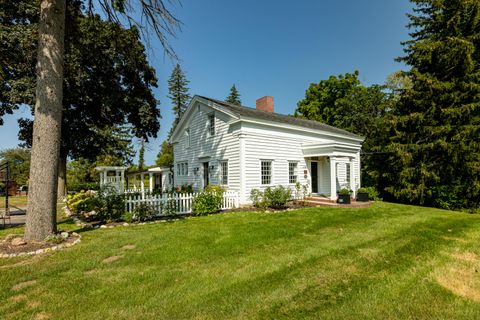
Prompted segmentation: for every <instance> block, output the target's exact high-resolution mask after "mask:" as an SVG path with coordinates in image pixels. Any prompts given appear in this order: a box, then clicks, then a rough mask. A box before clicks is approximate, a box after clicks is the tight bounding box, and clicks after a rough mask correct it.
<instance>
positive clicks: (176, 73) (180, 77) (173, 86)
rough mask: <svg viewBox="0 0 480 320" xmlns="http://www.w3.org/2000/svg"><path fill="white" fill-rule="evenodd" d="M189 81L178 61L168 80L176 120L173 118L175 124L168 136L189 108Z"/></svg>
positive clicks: (169, 95)
mask: <svg viewBox="0 0 480 320" xmlns="http://www.w3.org/2000/svg"><path fill="white" fill-rule="evenodd" d="M189 83H190V81H188V80H187V78H186V76H185V73H184V72H183V70H182V68H181V67H180V64H178V63H177V65H176V66H175V68H174V69H173V71H172V75H171V76H170V79H169V80H168V97H169V98H170V100H171V101H172V110H173V114H174V115H175V120H173V125H172V128H171V129H170V132H169V134H168V137H170V136H171V135H172V133H173V131H175V128H176V127H177V124H178V122H179V121H180V118H181V117H182V116H183V113H184V112H185V110H187V107H188V103H189V102H190V94H189V93H188V84H189Z"/></svg>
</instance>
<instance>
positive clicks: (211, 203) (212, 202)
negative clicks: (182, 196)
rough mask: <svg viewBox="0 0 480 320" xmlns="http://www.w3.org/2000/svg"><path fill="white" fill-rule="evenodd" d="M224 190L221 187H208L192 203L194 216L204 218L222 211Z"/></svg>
mask: <svg viewBox="0 0 480 320" xmlns="http://www.w3.org/2000/svg"><path fill="white" fill-rule="evenodd" d="M223 192H224V190H223V189H222V188H221V187H219V186H208V187H207V188H205V190H204V191H203V192H200V193H199V194H198V195H197V196H196V197H195V198H193V201H192V214H194V215H196V216H204V215H207V214H210V213H215V212H218V211H219V210H220V207H221V206H222V201H223Z"/></svg>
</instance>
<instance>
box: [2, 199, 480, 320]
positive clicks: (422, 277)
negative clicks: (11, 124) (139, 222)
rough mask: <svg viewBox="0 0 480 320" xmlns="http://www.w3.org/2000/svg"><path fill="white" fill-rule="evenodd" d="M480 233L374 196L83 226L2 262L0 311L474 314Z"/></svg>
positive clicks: (5, 314) (461, 218)
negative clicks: (364, 204) (66, 240)
mask: <svg viewBox="0 0 480 320" xmlns="http://www.w3.org/2000/svg"><path fill="white" fill-rule="evenodd" d="M72 227H73V226H72V225H61V228H72ZM479 230H480V216H478V215H468V214H465V213H457V212H449V211H443V210H437V209H429V208H420V207H414V206H403V205H396V204H387V203H376V204H374V205H373V206H372V207H371V208H363V209H342V208H333V209H332V208H311V209H304V210H298V211H292V212H285V213H275V214H273V213H230V214H220V215H213V216H208V217H200V218H190V219H185V220H180V221H176V222H171V223H161V224H153V225H144V226H131V227H119V228H114V229H96V230H91V231H85V232H82V233H81V234H82V237H83V239H82V242H81V243H80V244H78V245H77V246H74V247H72V248H69V249H66V250H63V251H60V252H56V253H53V254H48V255H42V256H37V257H34V258H15V259H9V260H6V259H3V260H0V284H1V286H0V301H2V304H0V318H1V319H35V318H37V319H72V318H75V319H117V320H118V319H185V318H196V319H232V318H234V319H240V318H241V319H243V318H246V319H251V318H254V319H255V318H262V319H304V318H311V319H318V318H322V319H479V318H480V273H479V272H478V271H479V270H480V247H479V246H478V243H479V242H480V232H479ZM7 232H8V231H0V236H4V235H5V234H6V233H7Z"/></svg>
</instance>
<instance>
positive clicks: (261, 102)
mask: <svg viewBox="0 0 480 320" xmlns="http://www.w3.org/2000/svg"><path fill="white" fill-rule="evenodd" d="M257 110H260V111H265V112H270V113H273V97H270V96H265V97H262V98H260V99H258V100H257Z"/></svg>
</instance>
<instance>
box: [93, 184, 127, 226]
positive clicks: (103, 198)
mask: <svg viewBox="0 0 480 320" xmlns="http://www.w3.org/2000/svg"><path fill="white" fill-rule="evenodd" d="M97 197H98V199H99V201H100V208H99V209H98V211H99V217H98V218H99V219H101V220H102V221H115V220H118V219H119V218H120V217H121V216H122V214H123V213H124V212H125V198H124V195H122V194H118V193H117V191H116V189H115V188H114V187H111V186H106V187H103V188H101V189H100V191H98V193H97Z"/></svg>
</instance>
